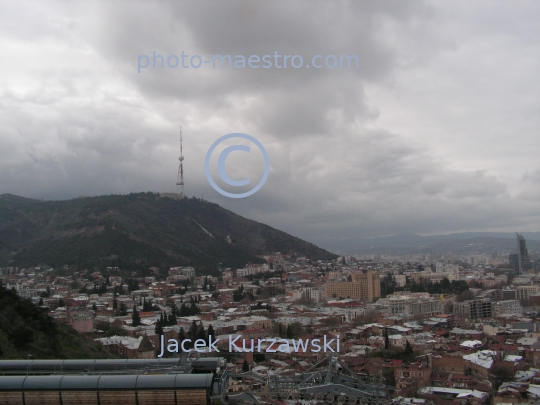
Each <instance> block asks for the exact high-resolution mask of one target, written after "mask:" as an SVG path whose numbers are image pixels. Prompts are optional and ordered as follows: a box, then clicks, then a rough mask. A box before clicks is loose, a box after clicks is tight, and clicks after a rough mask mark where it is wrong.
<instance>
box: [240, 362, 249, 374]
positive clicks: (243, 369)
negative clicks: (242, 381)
mask: <svg viewBox="0 0 540 405" xmlns="http://www.w3.org/2000/svg"><path fill="white" fill-rule="evenodd" d="M242 371H243V372H244V373H245V372H247V371H249V364H248V362H247V359H244V363H242Z"/></svg>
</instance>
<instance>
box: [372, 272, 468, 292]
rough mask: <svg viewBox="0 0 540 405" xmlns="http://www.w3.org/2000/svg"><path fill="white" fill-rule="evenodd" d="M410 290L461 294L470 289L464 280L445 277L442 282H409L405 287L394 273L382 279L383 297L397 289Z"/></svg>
mask: <svg viewBox="0 0 540 405" xmlns="http://www.w3.org/2000/svg"><path fill="white" fill-rule="evenodd" d="M405 289H407V290H409V291H411V292H427V293H430V294H456V295H458V294H461V293H462V292H463V291H465V290H468V289H469V285H468V284H467V282H466V281H464V280H459V281H450V280H448V278H446V277H445V278H443V279H442V280H441V281H440V282H436V283H433V282H420V283H415V282H412V283H408V284H407V285H406V286H405V287H397V286H396V281H395V278H394V276H393V275H388V276H386V277H385V278H383V279H382V280H381V297H386V296H387V295H390V294H393V293H394V292H395V291H403V290H405Z"/></svg>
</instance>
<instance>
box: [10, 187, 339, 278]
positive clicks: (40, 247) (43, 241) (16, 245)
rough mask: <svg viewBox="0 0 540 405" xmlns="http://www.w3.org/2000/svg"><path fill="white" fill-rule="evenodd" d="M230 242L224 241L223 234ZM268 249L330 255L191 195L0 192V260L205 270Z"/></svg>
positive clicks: (239, 264)
mask: <svg viewBox="0 0 540 405" xmlns="http://www.w3.org/2000/svg"><path fill="white" fill-rule="evenodd" d="M228 240H229V241H230V243H229V241H228ZM272 252H281V253H284V254H286V253H290V254H298V255H302V256H307V257H309V258H312V259H332V258H335V257H336V256H335V255H334V254H332V253H330V252H328V251H325V250H323V249H320V248H318V247H317V246H315V245H313V244H311V243H308V242H305V241H303V240H301V239H299V238H296V237H294V236H291V235H288V234H286V233H284V232H281V231H278V230H276V229H274V228H271V227H269V226H267V225H264V224H260V223H258V222H255V221H252V220H249V219H246V218H243V217H241V216H239V215H236V214H234V213H233V212H231V211H228V210H226V209H224V208H221V207H220V206H218V205H217V204H214V203H210V202H207V201H203V200H200V199H196V198H184V199H182V200H175V199H171V198H163V197H160V195H159V194H155V193H136V194H129V195H109V196H100V197H83V198H76V199H72V200H67V201H39V200H32V199H27V198H23V197H18V196H13V195H6V194H4V195H1V196H0V266H6V265H10V266H17V265H18V266H31V265H38V264H48V265H51V266H55V267H56V266H62V265H80V266H88V267H91V266H92V265H105V264H106V265H107V266H116V265H118V266H120V267H124V268H126V267H127V268H136V267H139V268H146V269H147V268H148V267H150V266H156V267H168V266H174V265H176V266H181V265H192V266H196V267H197V268H198V269H199V270H202V272H203V274H204V272H215V271H216V269H217V268H218V265H219V264H220V263H221V265H222V266H224V267H242V266H244V265H245V264H246V263H248V262H253V263H257V262H261V259H259V258H257V257H256V255H262V254H267V253H272Z"/></svg>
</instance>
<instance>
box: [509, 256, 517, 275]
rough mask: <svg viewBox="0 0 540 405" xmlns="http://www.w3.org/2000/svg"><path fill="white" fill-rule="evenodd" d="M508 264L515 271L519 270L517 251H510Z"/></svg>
mask: <svg viewBox="0 0 540 405" xmlns="http://www.w3.org/2000/svg"><path fill="white" fill-rule="evenodd" d="M508 264H510V266H512V267H513V268H514V270H515V271H516V272H518V271H519V258H518V254H517V253H511V254H509V255H508Z"/></svg>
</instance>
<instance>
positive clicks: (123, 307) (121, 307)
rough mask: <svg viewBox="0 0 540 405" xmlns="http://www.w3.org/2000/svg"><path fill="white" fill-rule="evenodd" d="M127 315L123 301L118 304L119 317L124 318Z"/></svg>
mask: <svg viewBox="0 0 540 405" xmlns="http://www.w3.org/2000/svg"><path fill="white" fill-rule="evenodd" d="M126 315H127V308H126V304H124V301H122V302H120V316H126Z"/></svg>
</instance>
